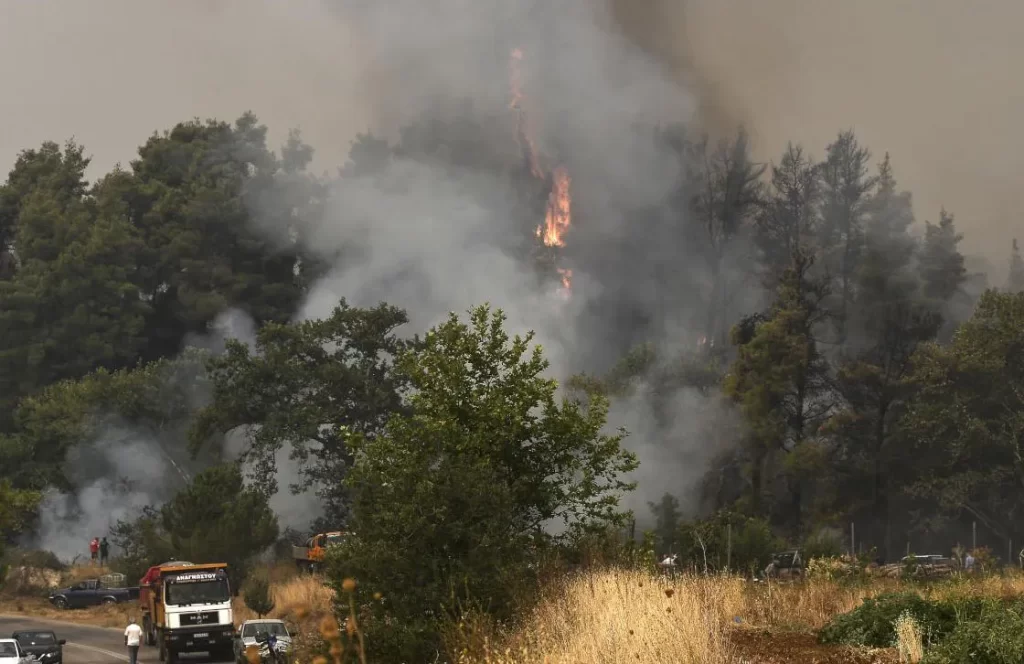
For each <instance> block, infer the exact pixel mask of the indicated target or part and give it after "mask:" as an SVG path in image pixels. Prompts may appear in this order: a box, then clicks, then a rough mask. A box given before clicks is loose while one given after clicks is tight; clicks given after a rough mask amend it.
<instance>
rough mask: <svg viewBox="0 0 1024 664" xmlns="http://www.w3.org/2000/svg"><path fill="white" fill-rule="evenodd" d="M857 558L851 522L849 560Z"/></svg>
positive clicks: (851, 523) (855, 540) (855, 541)
mask: <svg viewBox="0 0 1024 664" xmlns="http://www.w3.org/2000/svg"><path fill="white" fill-rule="evenodd" d="M856 557H857V539H856V537H855V532H854V529H853V521H851V522H850V558H851V559H853V558H856Z"/></svg>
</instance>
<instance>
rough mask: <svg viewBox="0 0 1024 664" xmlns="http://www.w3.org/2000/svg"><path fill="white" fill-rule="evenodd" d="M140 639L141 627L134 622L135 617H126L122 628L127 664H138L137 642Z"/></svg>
mask: <svg viewBox="0 0 1024 664" xmlns="http://www.w3.org/2000/svg"><path fill="white" fill-rule="evenodd" d="M141 640H142V628H141V627H139V626H138V625H136V624H135V618H134V617H132V618H129V619H128V626H127V627H125V628H124V644H125V645H126V646H128V664H138V661H139V643H140V642H141Z"/></svg>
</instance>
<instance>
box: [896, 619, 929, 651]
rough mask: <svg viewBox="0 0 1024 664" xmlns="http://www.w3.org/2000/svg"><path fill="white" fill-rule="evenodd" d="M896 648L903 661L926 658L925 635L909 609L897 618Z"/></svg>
mask: <svg viewBox="0 0 1024 664" xmlns="http://www.w3.org/2000/svg"><path fill="white" fill-rule="evenodd" d="M894 627H895V631H896V650H897V651H899V657H900V661H901V662H914V663H916V662H920V661H921V660H922V659H923V658H924V635H923V634H922V632H921V626H920V625H918V624H917V621H916V620H914V616H912V615H911V614H910V612H909V611H906V612H904V613H903V614H902V615H901V616H900V617H899V618H897V619H896V625H895V626H894Z"/></svg>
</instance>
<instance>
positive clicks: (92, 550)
mask: <svg viewBox="0 0 1024 664" xmlns="http://www.w3.org/2000/svg"><path fill="white" fill-rule="evenodd" d="M99 552H100V540H99V538H98V537H93V538H92V541H91V542H89V554H90V555H91V557H92V561H93V563H95V562H96V556H97V555H98V554H99Z"/></svg>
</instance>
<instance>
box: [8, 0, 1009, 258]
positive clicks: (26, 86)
mask: <svg viewBox="0 0 1024 664" xmlns="http://www.w3.org/2000/svg"><path fill="white" fill-rule="evenodd" d="M329 4H334V5H335V6H334V7H333V8H332V7H330V6H328V5H329ZM360 4H361V5H362V6H363V7H364V8H365V9H360V10H353V6H355V5H360ZM430 4H431V3H419V5H421V6H423V7H427V6H428V5H430ZM449 4H452V3H449ZM462 4H463V5H465V6H466V7H467V8H470V7H473V8H475V9H470V10H467V11H466V12H465V18H464V19H463V21H462V22H461V24H459V23H458V22H454V23H453V24H450V25H448V26H447V27H439V25H438V21H437V17H438V16H439V14H437V13H436V12H431V11H430V10H428V9H424V10H421V11H419V12H416V13H410V9H409V8H410V7H412V6H414V5H412V4H410V3H405V2H374V3H366V2H362V3H360V2H358V0H347V1H345V2H336V3H326V2H319V1H316V0H289V1H285V0H278V1H272V0H263V1H260V0H211V1H207V0H153V1H150V2H137V1H135V0H95V1H94V2H71V1H68V0H65V1H59V0H34V1H33V2H16V3H7V4H6V5H5V6H4V20H3V21H0V77H2V79H0V80H3V81H4V94H3V95H0V118H2V119H3V125H2V126H3V131H0V160H2V161H4V163H10V161H12V160H13V157H14V154H15V153H16V151H17V150H19V149H21V148H24V147H30V146H35V145H37V144H38V143H39V142H40V141H42V140H45V139H57V140H61V139H63V138H66V137H68V136H70V135H74V136H76V137H77V138H78V139H79V140H80V141H81V142H83V143H85V145H86V146H87V148H88V149H89V151H90V152H91V153H92V154H93V155H94V156H95V163H96V165H97V167H98V169H103V170H105V169H107V168H109V167H110V166H111V165H113V164H114V163H115V162H117V161H122V162H127V160H128V159H130V158H131V157H132V156H133V154H134V149H135V147H136V146H137V145H138V144H139V143H140V142H141V141H142V140H144V137H145V136H147V135H148V134H149V133H150V132H151V131H153V130H154V129H156V128H166V127H169V126H170V125H172V124H173V123H174V122H177V121H179V120H181V119H183V118H189V117H192V116H196V115H198V116H201V117H207V116H217V117H224V118H233V117H237V115H239V114H240V113H241V111H243V110H245V109H252V110H254V111H255V112H256V113H257V114H258V115H259V116H260V118H261V119H262V120H264V121H265V122H267V123H268V124H269V125H270V127H271V129H272V131H273V132H275V135H276V136H277V137H282V136H283V135H284V132H285V131H286V130H287V128H288V127H290V126H300V127H301V128H302V129H303V131H304V133H305V135H306V136H307V137H308V139H309V141H310V142H311V143H312V144H313V145H315V147H316V148H317V150H318V151H319V154H320V158H319V159H318V161H317V165H318V166H322V167H324V168H333V166H334V165H336V164H338V163H339V162H340V161H341V160H342V158H343V155H344V153H345V151H346V150H347V145H348V141H349V139H350V138H351V137H352V135H353V134H354V133H355V132H356V131H360V130H363V129H366V128H369V127H378V128H383V129H386V130H390V129H393V128H394V126H395V124H396V123H398V122H401V121H402V120H403V119H404V118H403V116H404V115H405V113H406V112H407V111H408V110H410V109H409V105H408V104H407V103H403V102H400V101H398V100H399V99H401V98H402V94H401V90H402V88H403V86H405V85H406V84H408V82H409V80H408V76H405V75H403V67H405V68H406V70H405V73H406V74H407V73H408V72H409V71H413V70H422V69H423V68H425V67H428V66H429V67H430V68H431V69H432V70H433V71H434V72H446V74H445V75H444V76H432V77H428V80H429V81H430V82H431V83H435V82H436V81H437V80H439V79H443V78H447V80H448V81H451V82H458V80H459V79H460V77H463V76H465V75H467V74H469V73H471V72H470V71H469V70H470V69H472V68H473V67H474V66H475V65H476V63H474V62H473V60H474V59H475V58H477V57H478V56H479V48H478V47H479V46H480V45H483V44H488V43H490V44H493V45H494V47H495V48H497V47H498V43H499V42H500V41H501V40H500V39H499V40H496V39H495V36H496V34H498V33H499V32H500V30H499V27H500V26H498V25H497V23H498V21H495V25H491V26H488V25H487V24H486V23H482V22H481V21H480V20H479V18H480V17H481V16H484V15H486V14H490V15H491V16H498V15H503V17H504V18H505V19H508V18H509V17H515V16H517V15H518V16H523V15H525V12H523V11H519V10H516V9H498V7H501V6H504V5H502V4H500V3H496V2H474V3H468V2H463V3H462ZM504 4H505V5H507V6H509V7H511V6H513V5H515V6H518V7H524V6H526V5H528V4H530V3H528V2H526V1H525V0H524V1H523V2H520V3H504ZM535 4H536V5H537V8H536V9H531V10H530V12H532V13H531V20H532V22H533V23H534V24H538V23H543V21H542V19H543V14H544V12H549V13H555V12H556V11H557V12H559V13H562V12H565V11H566V10H565V9H563V8H562V6H563V5H564V6H566V7H568V6H583V5H584V4H585V5H590V6H593V7H595V8H598V10H595V11H599V8H600V7H601V6H602V5H603V4H604V3H603V2H602V0H593V1H592V2H588V3H578V2H567V3H535ZM615 4H616V5H618V6H620V7H621V10H620V11H618V12H617V18H618V20H619V22H620V24H623V25H626V26H627V27H628V28H629V29H630V30H631V33H632V35H633V36H634V37H635V38H636V39H637V40H638V41H640V40H642V41H643V42H645V43H646V44H648V45H655V46H656V47H657V49H658V50H659V51H660V53H661V54H662V55H665V54H671V56H673V57H671V58H668V60H670V61H672V60H674V62H675V64H676V65H679V63H681V62H685V63H687V65H688V66H689V67H692V70H693V72H694V73H695V74H696V75H697V76H698V77H699V78H700V79H702V80H703V81H704V83H705V84H704V85H702V86H700V87H699V89H700V90H701V91H702V92H703V93H704V94H703V96H702V97H701V99H700V101H701V104H702V106H703V107H704V108H707V109H713V110H714V111H715V115H716V116H717V117H716V118H715V119H716V121H717V122H718V123H720V124H724V125H726V126H728V125H731V124H733V123H735V122H739V121H742V122H744V123H745V124H747V125H748V126H749V127H750V129H751V130H752V131H753V133H754V138H755V146H756V148H757V150H758V152H759V153H760V156H764V157H769V156H774V155H776V154H778V153H779V152H780V151H781V149H782V148H783V146H784V143H785V141H786V140H789V139H794V140H800V141H803V142H804V143H805V144H806V145H807V146H808V147H810V148H812V149H813V150H814V151H815V153H816V154H819V155H820V154H821V152H822V149H823V147H824V144H825V143H826V142H827V141H828V140H829V139H830V138H831V137H832V136H833V135H834V133H835V132H836V131H837V130H838V129H840V128H843V127H853V128H855V129H856V130H857V131H858V132H859V133H860V134H861V135H862V137H863V139H864V141H865V142H866V143H867V144H868V145H869V146H871V147H872V149H873V150H874V151H875V152H876V153H878V154H879V156H880V155H881V153H882V152H883V151H884V150H886V149H888V150H890V151H891V152H892V154H893V158H894V163H895V164H896V166H897V168H898V175H899V176H900V177H901V179H902V181H903V183H904V184H905V185H906V186H908V187H909V188H910V189H911V190H912V191H913V192H914V194H915V197H916V204H917V205H916V207H917V211H918V217H919V218H926V217H927V218H930V219H935V218H936V216H937V212H936V210H937V208H938V206H939V205H946V206H947V207H948V208H949V209H951V210H953V211H954V212H955V213H956V214H957V217H958V219H959V220H960V221H961V222H962V224H963V225H964V227H965V229H966V230H968V231H970V232H969V234H968V237H967V238H966V239H965V244H966V246H967V248H969V249H972V250H981V251H984V252H985V253H986V254H990V255H991V258H992V260H993V261H995V262H996V263H997V265H1000V266H1001V265H1002V263H1004V262H1005V256H1004V254H1005V253H1006V245H1007V242H1006V240H1005V237H1006V235H1007V234H1009V233H1013V232H1020V231H1024V228H1018V227H1019V226H1021V223H1020V222H1019V220H1018V219H1017V217H1019V214H1018V209H1019V207H1020V205H1019V201H1018V197H1019V195H1018V191H1019V186H1018V184H1017V180H1018V179H1019V177H1020V173H1021V172H1022V170H1024V168H1022V167H1024V163H1022V162H1024V150H1021V149H1019V146H1018V145H1017V144H1018V143H1020V141H1021V138H1022V129H1021V125H1020V122H1019V118H1021V117H1024V78H1022V77H1021V76H1020V75H1019V72H1018V69H1019V68H1018V63H1020V62H1022V61H1024V42H1021V41H1020V40H1019V39H1018V38H1017V36H1018V34H1019V27H1020V26H1021V25H1024V4H1022V3H1019V2H1015V1H1014V0H982V1H980V2H974V3H966V2H962V1H961V0H857V1H856V2H847V1H846V0H773V1H772V2H761V1H759V0H628V2H621V1H616V3H615ZM338 7H341V9H338ZM556 7H557V9H555V8H556ZM360 11H362V12H364V17H365V16H368V15H369V16H370V17H371V19H370V21H368V22H359V21H356V20H353V16H355V15H357V14H358V13H359V12H360ZM684 13H685V16H684ZM401 15H404V17H403V16H401ZM452 15H455V13H448V14H447V16H452ZM388 16H390V17H393V18H394V20H393V21H392V22H391V23H390V25H389V24H387V22H386V21H383V20H382V17H388ZM537 17H539V18H537ZM652 17H653V18H652ZM684 19H685V20H684ZM553 24H555V25H559V24H558V23H557V21H555V22H553ZM564 25H565V24H564V23H562V24H560V28H559V29H558V30H557V31H556V33H557V34H556V38H558V39H572V35H569V34H567V32H566V30H565V29H564ZM473 33H475V34H476V35H477V43H476V44H475V47H477V48H475V49H474V47H473V46H472V45H467V44H466V41H465V40H466V39H467V38H468V36H469V35H471V34H473ZM381 36H385V37H387V39H388V40H389V41H390V40H405V42H406V43H407V44H409V45H411V46H406V47H399V46H397V45H396V44H395V43H394V42H392V43H390V44H389V43H381V42H380V41H376V40H378V39H379V38H380V37H381ZM536 36H537V35H535V37H536ZM439 44H448V46H449V47H448V48H447V49H444V50H442V51H441V52H438V51H437V50H436V48H435V47H436V46H437V45H439ZM467 46H468V47H467ZM460 53H461V54H462V55H461V57H460ZM390 56H396V57H390ZM551 66H552V67H558V66H559V64H558V63H552V65H551ZM389 100H390V101H389ZM615 102H616V100H598V99H588V100H586V103H589V104H601V103H615ZM94 172H95V171H94Z"/></svg>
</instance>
